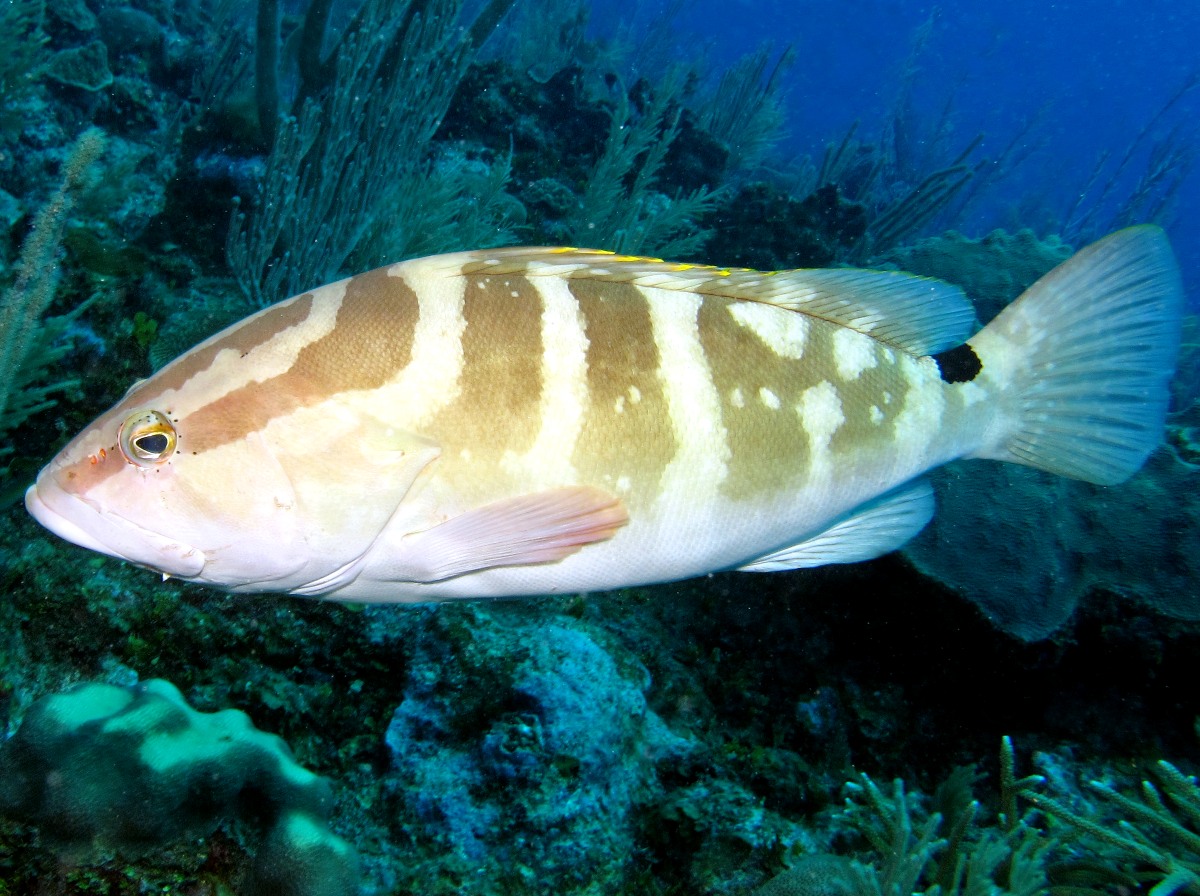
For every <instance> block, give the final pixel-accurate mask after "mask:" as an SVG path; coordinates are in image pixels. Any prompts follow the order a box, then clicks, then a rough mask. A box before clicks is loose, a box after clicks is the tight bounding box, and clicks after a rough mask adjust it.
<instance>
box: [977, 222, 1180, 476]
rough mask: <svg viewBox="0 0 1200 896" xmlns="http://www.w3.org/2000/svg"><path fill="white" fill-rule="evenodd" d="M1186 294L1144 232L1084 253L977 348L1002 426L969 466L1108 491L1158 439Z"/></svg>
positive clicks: (990, 329)
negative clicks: (977, 462) (1040, 474)
mask: <svg viewBox="0 0 1200 896" xmlns="http://www.w3.org/2000/svg"><path fill="white" fill-rule="evenodd" d="M1182 315H1183V287H1182V285H1181V283H1180V279H1179V269H1178V267H1177V266H1176V263H1175V256H1174V255H1173V253H1172V252H1171V246H1170V244H1169V243H1168V242H1167V237H1166V234H1164V233H1163V232H1162V230H1161V229H1159V228H1158V227H1154V226H1149V225H1144V226H1139V227H1130V228H1127V229H1125V230H1120V231H1118V232H1116V233H1114V234H1111V235H1110V236H1107V237H1105V238H1104V239H1102V240H1100V241H1099V242H1097V243H1094V244H1092V245H1091V246H1088V247H1087V248H1085V249H1082V250H1081V251H1079V252H1078V253H1076V254H1075V255H1074V256H1072V257H1071V258H1069V259H1068V260H1067V261H1065V262H1063V263H1062V264H1061V265H1059V266H1058V267H1057V268H1055V269H1054V270H1053V271H1051V272H1050V273H1049V274H1047V275H1046V276H1044V277H1043V278H1042V279H1040V280H1039V281H1037V283H1035V284H1033V286H1031V287H1029V289H1027V290H1026V291H1025V293H1024V294H1022V295H1021V297H1020V298H1018V299H1017V300H1016V301H1015V302H1013V304H1011V305H1010V306H1008V308H1006V309H1005V310H1004V311H1003V312H1001V314H1000V315H999V316H998V317H997V318H996V319H995V320H994V321H992V322H991V323H990V324H988V325H987V326H986V327H984V328H983V330H981V331H980V332H979V333H978V334H976V336H975V337H974V338H973V339H971V340H970V344H971V346H972V347H973V348H974V349H975V351H976V353H977V354H978V355H979V358H980V360H981V361H982V363H983V371H984V373H985V374H986V375H988V376H989V379H990V380H991V381H992V382H994V383H995V384H996V385H997V386H998V387H999V388H998V392H999V398H1000V402H1001V405H1002V409H1001V424H1000V426H999V427H998V428H997V430H996V432H995V438H992V439H991V440H990V441H989V444H987V445H985V446H984V447H983V448H981V449H980V450H979V451H977V452H976V453H975V454H974V455H973V456H975V457H990V458H995V459H998V460H1007V461H1013V462H1016V463H1020V464H1026V465H1028V466H1031V467H1037V468H1039V469H1042V470H1048V471H1050V472H1052V473H1057V474H1059V475H1061V476H1070V477H1072V478H1074V479H1085V480H1087V481H1089V482H1095V483H1098V484H1102V485H1112V484H1115V483H1118V482H1122V481H1124V480H1126V479H1128V478H1129V477H1130V476H1132V475H1133V474H1134V473H1135V472H1137V470H1138V469H1139V468H1140V467H1141V466H1142V464H1143V463H1144V462H1145V460H1146V458H1147V456H1148V455H1149V454H1150V452H1151V451H1153V450H1154V448H1155V447H1156V446H1157V445H1158V444H1159V442H1160V441H1161V439H1162V433H1163V423H1164V420H1165V418H1166V413H1167V399H1168V392H1167V383H1168V381H1169V380H1170V378H1171V375H1172V374H1173V372H1174V369H1175V360H1176V355H1177V354H1178V351H1179V340H1180V326H1181V320H1182Z"/></svg>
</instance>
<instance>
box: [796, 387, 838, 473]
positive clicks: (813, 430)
mask: <svg viewBox="0 0 1200 896" xmlns="http://www.w3.org/2000/svg"><path fill="white" fill-rule="evenodd" d="M796 413H798V414H799V415H800V420H801V422H802V423H803V425H804V431H805V432H806V433H807V434H808V450H809V475H810V477H811V478H813V479H816V478H824V477H829V476H830V475H832V473H833V456H832V453H831V452H830V450H829V443H830V441H831V440H832V439H833V434H834V433H835V432H837V431H838V429H839V428H841V425H842V424H843V423H845V422H846V415H845V413H844V412H843V410H842V400H841V398H840V397H839V396H838V392H837V389H836V388H834V385H833V383H831V382H829V381H828V380H827V381H825V382H823V383H820V384H818V385H816V386H812V387H811V388H808V389H805V390H804V392H803V393H802V394H801V395H800V402H799V403H798V404H797V405H796Z"/></svg>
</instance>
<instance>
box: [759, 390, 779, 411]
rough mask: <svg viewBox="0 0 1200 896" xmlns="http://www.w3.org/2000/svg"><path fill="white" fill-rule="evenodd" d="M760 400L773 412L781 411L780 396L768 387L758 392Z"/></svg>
mask: <svg viewBox="0 0 1200 896" xmlns="http://www.w3.org/2000/svg"><path fill="white" fill-rule="evenodd" d="M758 400H759V401H761V402H762V403H763V404H764V405H766V406H767V407H769V408H770V409H771V410H773V411H777V410H779V396H778V395H776V394H775V393H774V392H772V391H771V390H770V389H768V388H767V387H766V386H763V387H762V388H761V389H759V390H758Z"/></svg>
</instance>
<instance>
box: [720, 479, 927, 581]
mask: <svg viewBox="0 0 1200 896" xmlns="http://www.w3.org/2000/svg"><path fill="white" fill-rule="evenodd" d="M932 518H933V489H932V488H931V487H930V485H929V481H928V480H926V479H914V480H913V481H911V482H906V483H905V484H904V485H902V486H900V487H899V488H895V489H893V490H892V491H890V492H887V493H886V494H884V495H881V496H879V497H878V498H875V499H874V500H872V501H868V502H867V503H866V504H861V505H859V506H858V507H856V508H855V509H854V510H853V511H852V512H851V513H850V514H849V515H848V516H844V517H842V518H841V519H840V520H838V521H836V522H835V523H834V524H833V525H831V526H829V527H828V528H827V529H825V530H824V531H822V532H819V533H818V534H816V535H814V536H812V537H810V538H806V539H805V540H804V541H802V542H800V543H799V544H794V545H790V546H789V547H786V548H783V549H782V550H779V551H775V552H773V553H770V554H767V555H766V556H765V557H759V558H758V559H757V560H755V561H754V562H752V563H748V564H746V565H745V566H742V567H739V569H741V570H742V571H743V572H778V571H780V570H784V569H807V568H811V567H814V566H825V565H826V564H829V563H859V562H861V561H863V560H871V559H872V558H874V557H880V556H883V555H884V554H887V553H889V552H890V551H894V550H896V549H897V548H899V547H900V546H901V545H902V544H904V543H905V542H906V541H908V540H909V539H910V538H912V537H913V536H914V535H916V534H917V533H918V532H920V531H921V530H922V529H924V528H925V524H926V523H928V522H929V520H930V519H932Z"/></svg>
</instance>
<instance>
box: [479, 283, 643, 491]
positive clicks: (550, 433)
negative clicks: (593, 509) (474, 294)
mask: <svg viewBox="0 0 1200 896" xmlns="http://www.w3.org/2000/svg"><path fill="white" fill-rule="evenodd" d="M530 282H531V283H532V284H533V285H534V288H535V289H536V290H537V293H538V295H539V296H540V297H541V299H542V397H541V408H540V418H541V424H542V425H541V429H540V430H538V434H537V438H536V439H534V442H533V446H532V447H531V448H530V449H529V450H528V451H526V452H525V453H524V454H521V455H508V456H506V457H505V458H504V462H503V463H504V467H505V469H506V471H507V472H509V473H511V474H513V475H514V476H516V477H517V478H518V479H521V480H525V481H528V482H530V484H531V485H537V484H539V483H545V482H558V483H562V482H574V481H575V468H574V467H573V466H572V464H571V454H572V452H573V451H574V449H575V440H576V439H577V438H578V436H579V432H580V430H581V428H582V424H583V412H584V408H585V407H586V405H587V347H588V339H587V336H586V334H585V332H584V322H583V317H582V315H580V313H579V303H578V302H577V301H576V299H575V297H574V296H573V295H572V294H571V290H570V288H569V286H568V284H567V281H566V280H564V279H562V278H560V277H545V278H538V279H535V280H531V281H530ZM623 397H624V396H622V397H621V398H622V399H623ZM618 405H619V406H618V407H617V408H616V410H617V413H621V412H623V411H624V403H623V401H619V402H618Z"/></svg>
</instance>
